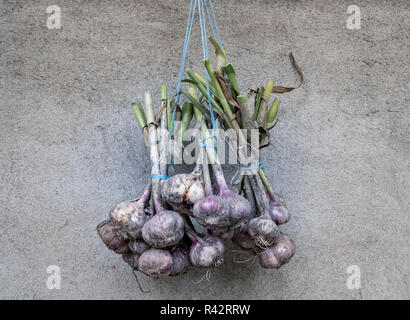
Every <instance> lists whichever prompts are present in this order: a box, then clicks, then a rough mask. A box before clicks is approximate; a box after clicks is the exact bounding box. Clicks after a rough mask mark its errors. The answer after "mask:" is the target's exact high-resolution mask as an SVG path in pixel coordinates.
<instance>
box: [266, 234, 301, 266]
mask: <svg viewBox="0 0 410 320" xmlns="http://www.w3.org/2000/svg"><path fill="white" fill-rule="evenodd" d="M294 254H295V245H294V243H293V241H292V239H291V238H290V237H289V236H287V235H285V234H283V233H282V234H281V235H280V236H279V239H278V241H277V242H276V243H275V244H274V245H272V246H270V247H269V248H266V249H265V250H263V251H261V252H260V253H259V255H258V258H259V264H260V265H261V266H262V267H263V268H268V269H270V268H279V267H280V266H282V265H284V264H285V263H287V262H288V261H289V260H290V259H291V258H292V257H293V255H294Z"/></svg>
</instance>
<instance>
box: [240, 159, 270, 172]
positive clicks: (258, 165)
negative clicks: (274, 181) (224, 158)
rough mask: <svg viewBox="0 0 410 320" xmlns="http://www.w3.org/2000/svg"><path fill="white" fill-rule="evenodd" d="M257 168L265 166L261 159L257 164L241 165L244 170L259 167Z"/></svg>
mask: <svg viewBox="0 0 410 320" xmlns="http://www.w3.org/2000/svg"><path fill="white" fill-rule="evenodd" d="M259 168H261V169H263V168H265V165H264V164H263V161H261V162H259V163H258V164H257V165H254V166H250V165H248V164H244V165H243V166H242V169H245V170H255V169H259Z"/></svg>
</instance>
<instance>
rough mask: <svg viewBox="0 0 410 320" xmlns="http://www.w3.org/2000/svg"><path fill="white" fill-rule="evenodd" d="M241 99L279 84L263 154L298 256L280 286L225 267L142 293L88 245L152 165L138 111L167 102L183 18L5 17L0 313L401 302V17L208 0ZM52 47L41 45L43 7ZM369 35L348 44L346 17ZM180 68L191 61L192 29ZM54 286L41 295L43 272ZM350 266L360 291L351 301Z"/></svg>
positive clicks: (366, 7)
mask: <svg viewBox="0 0 410 320" xmlns="http://www.w3.org/2000/svg"><path fill="white" fill-rule="evenodd" d="M214 2H215V3H214V5H215V9H216V11H217V18H218V21H219V25H220V31H221V35H222V39H223V43H224V46H225V49H226V50H227V51H228V60H229V61H230V62H232V63H234V65H235V66H236V69H237V73H238V77H239V83H240V88H241V89H242V90H245V89H247V88H249V87H252V88H255V87H257V86H259V85H262V84H264V83H265V82H266V81H267V80H269V79H272V80H274V81H275V82H276V83H277V84H278V85H294V84H296V83H297V80H298V79H297V74H296V73H295V71H294V70H293V69H292V66H291V64H290V62H289V59H288V54H289V52H293V53H294V56H295V58H296V60H297V62H298V64H299V65H300V67H301V68H302V70H303V72H304V74H305V78H306V81H305V83H304V85H303V86H302V88H300V89H298V90H296V91H294V92H292V93H289V94H286V95H282V96H281V97H280V99H281V100H282V108H281V110H280V112H279V118H280V121H279V123H278V125H277V126H276V127H275V128H274V130H273V132H272V145H271V146H270V147H269V148H268V149H265V150H264V159H265V165H266V171H267V174H268V176H269V179H270V180H271V181H272V183H273V184H274V186H275V189H276V191H277V192H279V193H280V194H281V195H283V196H284V197H285V198H286V200H287V204H288V206H289V209H290V210H291V212H292V213H293V219H292V220H291V222H290V223H288V224H287V225H286V226H284V227H283V230H284V231H285V232H286V233H288V234H289V235H291V236H292V238H293V239H294V241H295V243H296V245H297V254H296V256H295V257H294V258H293V260H292V261H291V262H290V263H289V264H288V265H286V266H285V267H283V268H282V269H280V270H264V269H262V268H260V267H259V266H258V264H257V263H255V264H253V265H250V264H249V263H248V264H235V263H233V262H232V259H233V254H232V253H231V252H230V251H231V250H235V249H236V248H235V247H234V246H233V245H231V246H229V247H228V251H229V253H228V254H227V256H226V263H225V264H224V265H222V266H221V267H219V268H218V269H215V270H214V271H213V273H212V278H211V285H212V290H211V289H210V287H209V284H208V283H207V282H206V281H203V282H202V283H200V284H194V283H193V282H192V281H196V280H199V279H200V278H201V276H202V275H203V271H201V270H192V271H190V272H189V273H187V274H185V275H184V276H181V277H179V278H169V279H163V280H160V281H154V280H151V279H148V278H146V277H144V276H141V277H140V281H141V284H142V286H143V287H144V288H145V289H149V290H150V291H151V292H150V293H149V294H143V293H141V292H140V291H139V289H138V287H137V285H136V283H135V281H134V277H133V275H132V273H131V270H130V269H129V268H128V267H127V266H126V265H125V264H124V263H123V262H122V260H121V257H120V256H117V255H114V254H113V253H112V252H110V251H108V250H107V249H106V248H105V247H104V246H103V244H102V242H101V241H100V240H99V239H98V238H97V234H96V232H95V226H96V224H97V223H98V222H99V221H101V220H102V219H104V218H105V217H106V216H107V214H108V212H109V211H110V210H111V209H112V207H113V206H114V205H115V204H116V203H118V202H120V201H122V200H126V199H130V198H133V197H135V196H136V195H138V193H139V192H141V191H142V189H143V185H144V183H145V181H146V179H147V177H148V174H149V164H150V161H149V157H148V156H147V153H146V152H145V150H144V147H143V144H142V141H143V140H142V137H141V134H140V131H139V129H138V128H137V124H136V121H135V119H134V117H133V115H132V112H131V109H130V103H131V102H133V101H136V100H141V99H142V97H143V93H144V90H146V89H152V90H153V92H154V96H155V99H156V101H157V102H159V86H160V85H161V84H162V83H165V84H167V85H168V86H169V88H170V90H171V91H172V92H175V89H176V82H177V74H178V68H179V64H180V56H181V52H182V44H183V37H184V32H185V23H186V14H187V9H188V4H189V1H188V0H167V1H131V0H129V1H126V0H120V1H108V0H103V1H96V0H94V1H74V0H67V1H62V0H52V1H51V0H50V1H49V0H48V1H45V0H44V1H23V0H21V1H6V0H2V1H1V2H0V94H1V99H0V110H1V113H0V130H1V148H0V161H1V168H0V179H1V184H0V188H1V189H0V191H1V192H0V210H1V216H0V219H1V220H0V226H1V227H0V228H1V232H0V239H1V247H0V298H6V299H10V298H19V299H32V298H36V299H68V298H72V299H84V298H89V299H94V298H101V299H117V298H125V299H152V298H157V299H169V298H177V299H200V298H215V299H220V298H228V299H241V298H250V299H311V298H319V299H327V298H336V299H362V298H370V299H373V298H388V299H391V298H407V299H408V298H410V284H409V281H410V280H409V274H410V250H409V245H410V239H409V237H410V236H409V227H410V219H409V211H410V203H409V201H410V196H409V194H410V188H409V182H410V168H409V166H410V161H409V158H410V157H409V151H410V130H409V126H410V115H409V55H410V54H409V53H410V41H409V36H408V35H409V34H410V22H409V21H410V4H409V2H408V1H406V0H402V1H394V2H390V1H370V0H367V1H365V0H357V1H356V0H355V1H330V0H327V1H326V0H320V1H307V0H303V1H296V0H294V1H291V0H288V1H284V0H277V1H267V0H263V1H262V0H260V1H256V0H255V1H243V0H240V1H238V0H236V1H234V0H215V1H214ZM53 4H55V5H58V6H60V7H61V10H62V20H61V23H62V29H60V30H49V29H47V27H46V20H47V13H46V8H47V6H49V5H53ZM352 4H355V5H359V6H360V8H361V14H362V21H361V23H362V28H361V29H360V30H349V29H347V28H346V19H347V18H348V16H349V15H348V14H347V13H346V10H347V7H348V6H349V5H352ZM192 32H193V35H192V41H191V46H190V48H189V56H188V60H187V66H189V67H191V68H195V69H198V68H199V67H200V60H201V54H202V53H201V46H200V33H199V27H198V24H197V25H196V26H195V27H194V28H193V31H192ZM49 265H58V266H59V267H60V268H61V276H62V282H61V289H60V290H49V289H47V287H46V280H47V277H48V276H49V275H48V274H47V272H46V268H47V266H49ZM349 265H357V266H359V267H360V270H361V285H362V288H361V289H360V290H349V289H348V288H347V287H346V280H347V278H348V276H349V275H348V274H347V273H346V269H347V267H348V266H349Z"/></svg>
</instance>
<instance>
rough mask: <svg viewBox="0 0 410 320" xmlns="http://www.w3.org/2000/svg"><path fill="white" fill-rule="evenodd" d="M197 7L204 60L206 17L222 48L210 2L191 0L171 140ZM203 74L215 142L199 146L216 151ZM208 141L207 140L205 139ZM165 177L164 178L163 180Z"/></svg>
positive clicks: (208, 95) (210, 108) (210, 0)
mask: <svg viewBox="0 0 410 320" xmlns="http://www.w3.org/2000/svg"><path fill="white" fill-rule="evenodd" d="M208 1H209V5H208ZM197 6H198V15H199V20H200V27H201V40H202V51H203V56H204V59H205V60H208V59H209V56H208V42H207V41H208V39H207V20H206V15H207V16H208V20H209V25H210V27H211V30H212V34H213V36H214V38H216V39H217V41H218V42H219V45H220V46H221V48H223V46H222V41H221V36H220V34H219V29H218V24H217V22H216V16H215V10H214V6H213V3H212V0H191V3H190V6H189V13H188V20H187V26H186V31H185V40H184V48H183V51H182V58H181V66H180V69H179V75H178V83H177V93H176V98H175V104H174V106H173V111H172V119H171V126H170V130H169V139H171V137H172V135H173V132H174V124H175V114H176V110H177V106H178V102H179V97H180V93H181V83H182V76H183V73H184V66H185V60H186V56H187V52H188V46H189V41H190V38H191V31H192V25H193V22H194V17H195V11H196V7H197ZM205 11H206V15H205ZM211 15H212V19H211ZM205 74H206V91H207V98H208V106H209V113H210V116H211V123H212V136H210V137H209V138H213V139H214V141H215V144H214V145H211V144H205V143H203V141H204V139H203V141H202V143H201V144H200V145H201V146H202V147H208V146H210V147H213V148H215V149H217V146H216V141H217V140H216V139H217V138H216V134H215V130H216V123H215V114H214V111H213V108H212V103H211V92H210V85H209V82H210V80H211V79H210V77H209V74H208V72H207V70H206V68H205ZM206 139H208V138H206ZM166 156H168V150H167V154H166ZM165 177H166V176H164V178H165Z"/></svg>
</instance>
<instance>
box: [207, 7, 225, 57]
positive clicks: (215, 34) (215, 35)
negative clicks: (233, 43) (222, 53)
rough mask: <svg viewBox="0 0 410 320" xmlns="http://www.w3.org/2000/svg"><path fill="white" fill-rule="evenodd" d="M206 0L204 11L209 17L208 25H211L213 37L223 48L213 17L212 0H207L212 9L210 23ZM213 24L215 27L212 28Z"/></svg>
mask: <svg viewBox="0 0 410 320" xmlns="http://www.w3.org/2000/svg"><path fill="white" fill-rule="evenodd" d="M207 2H208V1H207V0H205V7H206V13H207V14H208V19H209V25H210V26H211V30H212V35H213V36H214V39H216V40H217V41H218V43H219V45H220V47H221V48H222V50H223V46H222V41H221V36H220V35H219V30H218V23H217V22H216V17H215V11H214V6H213V4H212V0H209V6H210V7H211V9H212V17H213V21H214V22H213V23H212V19H211V17H210V15H209V9H208V4H207ZM214 25H215V29H214ZM215 30H216V32H215Z"/></svg>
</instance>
